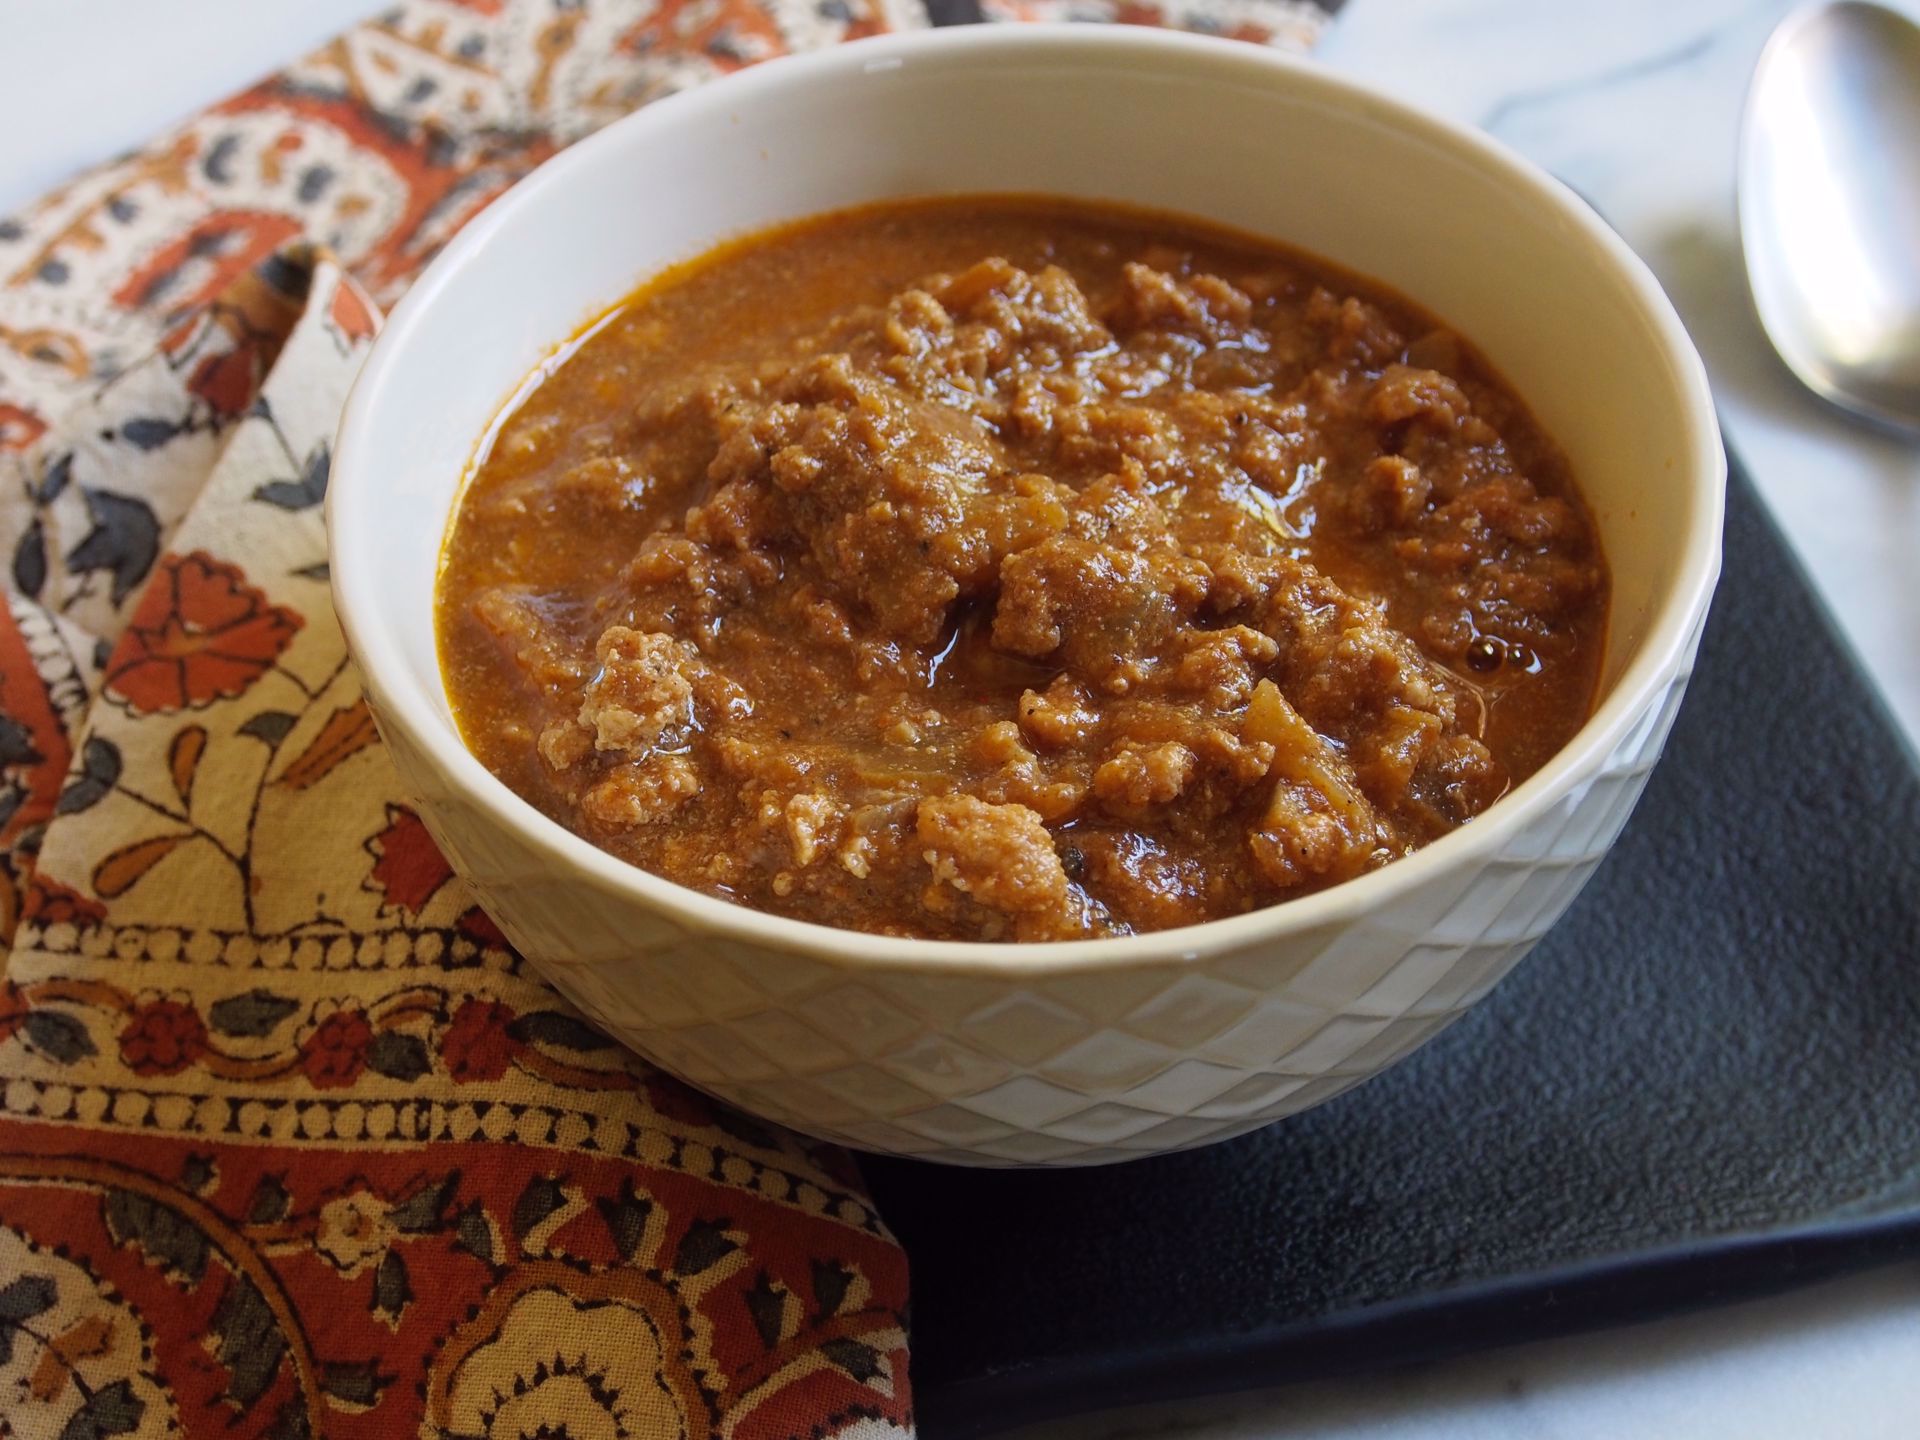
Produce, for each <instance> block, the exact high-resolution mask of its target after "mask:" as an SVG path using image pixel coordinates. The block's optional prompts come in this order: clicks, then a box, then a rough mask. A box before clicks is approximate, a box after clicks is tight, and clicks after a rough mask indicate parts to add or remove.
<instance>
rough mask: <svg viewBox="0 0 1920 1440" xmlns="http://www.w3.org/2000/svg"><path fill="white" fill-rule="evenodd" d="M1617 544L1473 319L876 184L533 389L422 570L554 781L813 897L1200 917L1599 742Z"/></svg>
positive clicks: (462, 666)
mask: <svg viewBox="0 0 1920 1440" xmlns="http://www.w3.org/2000/svg"><path fill="white" fill-rule="evenodd" d="M1608 590H1609V587H1608V577H1607V571H1606V566H1605V562H1604V559H1603V557H1602V555H1601V553H1600V548H1599V544H1598V540H1597V536H1596V533H1595V528H1594V525H1593V523H1592V521H1591V519H1590V517H1589V515H1588V513H1587V511H1586V509H1585V507H1584V505H1583V503H1582V501H1581V498H1580V496H1579V493H1578V491H1577V489H1576V487H1575V485H1574V481H1573V478H1572V476H1571V475H1570V474H1569V472H1568V467H1567V465H1566V462H1565V460H1564V458H1563V457H1562V456H1561V454H1560V452H1559V451H1558V449H1557V448H1556V447H1555V445H1554V444H1553V443H1552V441H1551V440H1550V439H1549V438H1548V437H1547V436H1546V435H1545V434H1543V433H1542V432H1541V430H1540V428H1539V427H1538V425H1536V424H1535V422H1534V421H1533V419H1532V417H1531V416H1530V415H1529V413H1528V412H1527V409H1526V407H1525V406H1524V405H1523V404H1522V402H1521V401H1520V400H1519V399H1518V398H1517V397H1516V396H1515V394H1514V393H1513V391H1512V390H1511V389H1510V388H1508V387H1507V386H1506V385H1505V383H1504V382H1503V381H1502V380H1501V378H1500V377H1499V376H1498V375H1497V374H1495V373H1494V372H1493V371H1492V370H1491V369H1490V367H1489V366H1488V365H1487V364H1486V363H1484V362H1483V361H1482V360H1481V359H1480V358H1479V356H1478V355H1477V354H1476V352H1475V351H1474V350H1473V348H1472V347H1471V345H1470V344H1468V343H1467V342H1466V341H1465V340H1464V339H1462V338H1461V337H1459V336H1457V335H1455V334H1454V333H1452V332H1451V331H1449V330H1448V329H1447V328H1446V327H1445V326H1444V325H1442V324H1441V323H1440V322H1438V321H1437V320H1435V319H1434V318H1433V317H1431V316H1429V315H1427V314H1425V313H1424V312H1422V311H1421V310H1420V309H1419V308H1418V307H1417V306H1416V305H1414V304H1413V303H1411V302H1409V301H1408V300H1406V299H1404V298H1401V297H1399V296H1396V295H1393V294H1391V293H1388V292H1387V291H1385V290H1384V289H1382V288H1381V287H1379V286H1377V285H1374V284H1371V283H1369V282H1365V281H1362V280H1360V279H1357V278H1356V277H1354V276H1351V275H1349V274H1346V273H1344V272H1343V271H1341V270H1339V269H1338V268H1336V267H1334V266H1332V265H1330V264H1328V263H1325V262H1323V261H1320V260H1317V259H1314V258H1311V257H1308V256H1306V255H1303V254H1301V253H1299V252H1296V251H1293V250H1290V249H1286V248H1283V247H1280V246H1277V245H1274V244H1271V243H1269V242H1265V241H1258V240H1254V239H1252V238H1250V237H1247V236H1243V235H1239V234H1235V233H1231V232H1226V231H1222V230H1218V229H1215V228H1212V227H1209V226H1205V225H1202V224H1199V223H1197V222H1190V221H1186V220H1182V219H1178V218H1174V217H1169V216H1163V215H1157V214H1150V213H1144V212H1139V211H1134V210H1130V209H1123V208H1119V207H1112V206H1094V205H1085V204H1079V203H1067V202H1061V201H1042V200H1034V199H1028V198H1018V197H968V198H960V199H948V200H938V201H917V202H910V203H892V204H886V205H881V206H875V207H870V208H865V209H860V210H854V211H847V212H841V213H837V214H834V215H829V216H825V217H820V218H816V219H813V220H809V221H805V222H802V223H799V224H796V225H791V226H787V227H784V228H780V229H776V230H773V231H768V232H763V233H761V234H758V235H755V236H753V237H750V238H748V239H745V240H741V241H736V242H733V243H730V244H727V245H724V246H721V247H719V248H718V249H716V250H713V251H711V252H710V253H708V254H707V255H705V256H703V257H701V258H700V259H698V260H695V261H693V262H691V263H688V264H685V265H682V266H679V267H676V268H674V269H672V270H669V271H667V272H665V273H664V274H662V275H660V276H658V277H657V278H655V279H654V280H652V281H650V282H649V283H648V284H647V285H645V286H644V287H643V288H641V289H640V290H639V291H637V292H636V293H635V294H633V295H632V296H630V297H629V298H628V299H627V300H625V301H624V302H622V303H621V304H620V305H618V306H616V307H615V308H614V309H612V310H611V311H609V312H607V313H606V314H605V315H603V316H602V317H600V319H598V320H597V321H595V322H594V323H593V324H592V325H590V326H589V327H587V328H586V329H585V330H584V331H583V332H582V333H581V334H580V335H579V336H578V337H576V338H575V339H574V340H573V341H572V342H570V344H569V345H568V346H567V347H565V348H564V349H563V350H562V351H561V352H560V353H559V354H558V355H557V356H556V357H555V358H554V359H553V360H552V361H551V362H549V364H547V365H546V366H543V367H542V369H541V371H540V372H539V373H538V374H537V375H536V376H535V377H533V378H532V379H531V380H530V382H529V384H528V385H527V386H526V387H525V388H524V389H523V390H522V392H521V394H520V396H519V397H518V398H517V400H516V401H515V403H514V404H513V405H512V406H511V407H510V408H509V410H508V411H507V413H505V414H504V415H503V416H502V417H501V418H500V419H499V421H498V422H497V424H496V425H495V427H494V428H493V430H492V432H491V433H490V435H489V437H488V438H487V440H486V442H485V443H484V445H483V446H482V449H481V451H480V453H479V455H478V457H477V459H476V462H475V465H474V467H473V472H472V474H471V476H470V478H469V483H468V485H467V487H466V489H465V491H464V494H463V496H462V498H461V500H460V502H459V505H458V509H457V513H456V515H455V517H454V521H453V524H452V527H451V530H450V533H449V537H448V541H447V546H446V552H445V555H444V559H443V566H442V572H441V576H440V582H439V600H438V605H439V615H438V625H439V637H440V647H441V655H442V661H443V665H444V671H445V677H446V683H447V690H448V694H449V696H450V697H451V700H452V702H453V708H454V713H455V717H456V719H457V721H458V723H459V726H460V729H461V733H462V735H463V737H464V739H465V741H466V743H467V745H468V746H469V748H470V749H472V751H473V752H474V753H475V754H476V755H477V756H478V757H479V758H480V759H481V761H482V762H484V763H485V764H486V766H487V767H488V768H489V769H490V770H492V771H493V772H494V773H495V774H496V775H498V776H499V777H500V778H501V779H502V780H504V781H505V782H506V783H507V784H508V785H509V786H511V787H512V788H513V789H514V790H515V791H516V792H518V793H519V794H520V795H521V796H523V797H524V798H526V799H527V800H528V801H530V802H531V803H533V804H534V805H536V806H537V807H538V808H540V809H541V810H543V811H544V812H545V813H547V814H548V815H550V816H552V817H553V818H554V819H556V820H558V821H559V822H560V823H562V824H563V825H565V826H567V827H568V828H570V829H572V830H574V831H576V832H577V833H579V834H581V835H583V836H585V837H586V838H588V839H590V840H592V841H593V842H594V843H596V844H598V845H600V846H601V847H602V848H604V849H606V850H608V851H610V852H612V853H613V854H615V855H618V856H620V857H622V858H624V859H626V860H628V861H630V862H632V863H634V864H636V865H640V866H643V867H645V868H646V869H648V870H651V871H653V872H655V873H656V874H659V875H662V876H664V877H666V878H668V879H670V880H673V881H676V882H678V883H680V884H682V885H686V886H690V887H692V888H694V889H696V890H700V891H703V892H706V893H708V894H711V895H715V896H719V897H722V898H724V899H728V900H732V901H736V902H738V903H741V904H745V905H749V906H753V907H755V908H758V909H762V910H767V911H772V912H775V913H778V914H782V915H787V916H792V917H795V918H799V919H804V920H810V921H816V922H819V923H822V924H827V925H837V926H842V927H848V928H854V929H860V930H867V931H874V932H879V933H884V934H892V935H900V936H918V937H928V938H936V939H956V940H996V939H1005V940H1056V939H1072V938H1082V937H1088V936H1099V935H1113V934H1126V933H1132V932H1140V931H1150V930H1160V929H1166V928H1170V927H1174V926H1180V925H1187V924H1194V923H1198V922H1201V921H1206V920H1212V919H1218V918H1221V917H1224V916H1229V915H1234V914H1239V913H1242V912H1245V911H1248V910H1252V909H1256V908H1258V907H1262V906H1266V905H1272V904H1275V903H1278V902H1281V901H1284V900H1287V899H1289V898H1291V897H1294V896H1297V895H1301V894H1305V893H1308V892H1310V891H1313V890H1317V889H1321V888H1324V887H1326V886H1329V885H1332V884H1336V883H1338V882H1340V881H1342V880H1345V879H1348V878H1351V877H1353V876H1355V875H1358V874H1361V873H1363V872H1366V871H1368V870H1371V869H1374V868H1376V867H1378V866H1381V865H1384V864H1387V863H1389V862H1390V861H1392V860H1393V859H1394V858H1396V857H1397V856H1400V855H1403V854H1405V853H1407V852H1408V851H1410V850H1412V849H1414V848H1416V847H1418V846H1420V845H1422V844H1425V843H1427V842H1428V841H1430V840H1433V839H1435V838H1437V837H1438V836H1440V835H1442V834H1445V833H1446V832H1448V831H1450V830H1453V829H1455V828H1457V827H1459V826H1461V825H1463V824H1466V823H1467V822H1468V821H1470V820H1471V819H1472V818H1473V817H1474V816H1476V815H1478V814H1479V813H1481V812H1482V811H1484V810H1485V809H1486V808H1487V807H1488V806H1489V805H1491V804H1493V803H1494V802H1495V801H1496V800H1498V799H1499V798H1500V796H1501V795H1502V794H1504V793H1505V792H1506V790H1507V789H1508V788H1510V787H1511V786H1512V785H1513V784H1515V783H1517V782H1518V781H1520V780H1522V779H1524V778H1526V776H1528V775H1529V774H1531V773H1532V772H1533V771H1534V770H1535V769H1536V768H1538V767H1539V766H1540V765H1541V764H1542V763H1543V762H1544V761H1545V760H1547V759H1548V758H1549V757H1550V756H1551V755H1552V754H1553V753H1554V752H1555V751H1556V750H1558V749H1559V748H1560V747H1561V746H1562V745H1563V744H1564V743H1565V742H1566V741H1567V740H1568V739H1569V738H1570V737H1571V736H1572V735H1573V734H1574V732H1575V731H1576V730H1577V729H1579V727H1580V726H1581V724H1582V722H1583V721H1584V720H1585V719H1586V717H1587V715H1588V712H1589V710H1590V708H1591V705H1592V701H1593V696H1594V691H1595V687H1596V684H1597V681H1598V676H1599V671H1600V662H1601V652H1602V648H1603V646H1604V643H1605V634H1606V613H1607V604H1608Z"/></svg>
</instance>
